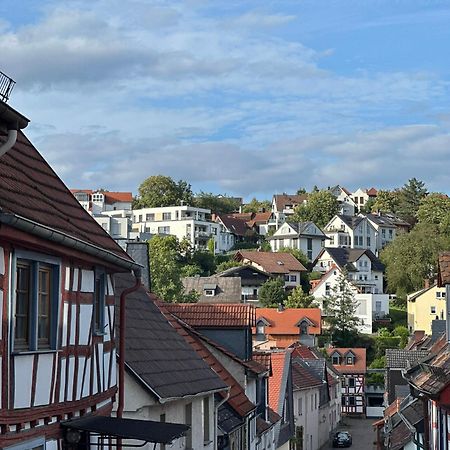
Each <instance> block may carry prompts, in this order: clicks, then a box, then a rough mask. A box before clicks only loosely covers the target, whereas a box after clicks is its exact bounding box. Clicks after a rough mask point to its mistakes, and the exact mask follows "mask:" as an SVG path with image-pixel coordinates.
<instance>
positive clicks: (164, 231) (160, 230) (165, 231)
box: [158, 226, 170, 234]
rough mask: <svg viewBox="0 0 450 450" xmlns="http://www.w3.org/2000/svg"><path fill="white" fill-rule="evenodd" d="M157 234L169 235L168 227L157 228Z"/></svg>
mask: <svg viewBox="0 0 450 450" xmlns="http://www.w3.org/2000/svg"><path fill="white" fill-rule="evenodd" d="M158 234H170V227H169V226H166V227H158Z"/></svg>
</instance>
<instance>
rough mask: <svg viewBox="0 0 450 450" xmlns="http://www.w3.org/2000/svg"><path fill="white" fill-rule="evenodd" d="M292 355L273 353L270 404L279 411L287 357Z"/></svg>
mask: <svg viewBox="0 0 450 450" xmlns="http://www.w3.org/2000/svg"><path fill="white" fill-rule="evenodd" d="M286 357H290V355H289V354H287V352H275V353H272V376H271V377H269V406H270V407H271V408H272V409H273V410H274V411H279V406H280V405H279V404H278V402H279V401H280V389H281V385H282V379H283V373H284V366H285V359H286Z"/></svg>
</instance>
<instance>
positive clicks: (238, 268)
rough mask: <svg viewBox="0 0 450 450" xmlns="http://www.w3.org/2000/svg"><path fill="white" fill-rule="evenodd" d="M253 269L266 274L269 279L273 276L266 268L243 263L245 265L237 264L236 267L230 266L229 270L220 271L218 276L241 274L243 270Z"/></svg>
mask: <svg viewBox="0 0 450 450" xmlns="http://www.w3.org/2000/svg"><path fill="white" fill-rule="evenodd" d="M249 269H250V270H252V271H254V272H256V273H258V274H260V275H263V276H266V277H267V278H268V279H269V278H271V277H272V275H270V273H267V272H265V271H264V270H261V269H258V268H257V267H255V266H249V265H243V266H236V267H230V268H229V269H227V270H224V271H223V272H220V273H218V274H217V276H218V277H230V276H232V275H236V274H239V273H240V272H242V271H246V270H249Z"/></svg>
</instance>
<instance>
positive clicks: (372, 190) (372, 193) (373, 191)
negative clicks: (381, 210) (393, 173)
mask: <svg viewBox="0 0 450 450" xmlns="http://www.w3.org/2000/svg"><path fill="white" fill-rule="evenodd" d="M366 194H367V195H368V196H370V197H376V195H377V194H378V191H377V190H376V189H375V188H374V187H371V188H370V189H367V191H366Z"/></svg>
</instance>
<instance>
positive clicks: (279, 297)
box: [258, 278, 286, 308]
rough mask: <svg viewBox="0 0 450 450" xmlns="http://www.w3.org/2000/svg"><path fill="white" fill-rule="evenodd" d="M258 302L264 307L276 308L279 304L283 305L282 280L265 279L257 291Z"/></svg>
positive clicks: (284, 295)
mask: <svg viewBox="0 0 450 450" xmlns="http://www.w3.org/2000/svg"><path fill="white" fill-rule="evenodd" d="M258 298H259V302H260V303H261V305H262V306H264V307H266V308H276V307H277V306H278V305H279V304H281V305H284V302H285V300H286V292H285V290H284V281H283V280H282V279H281V278H273V279H270V280H267V281H266V282H265V283H264V284H263V285H262V286H261V287H260V288H259V292H258Z"/></svg>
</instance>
